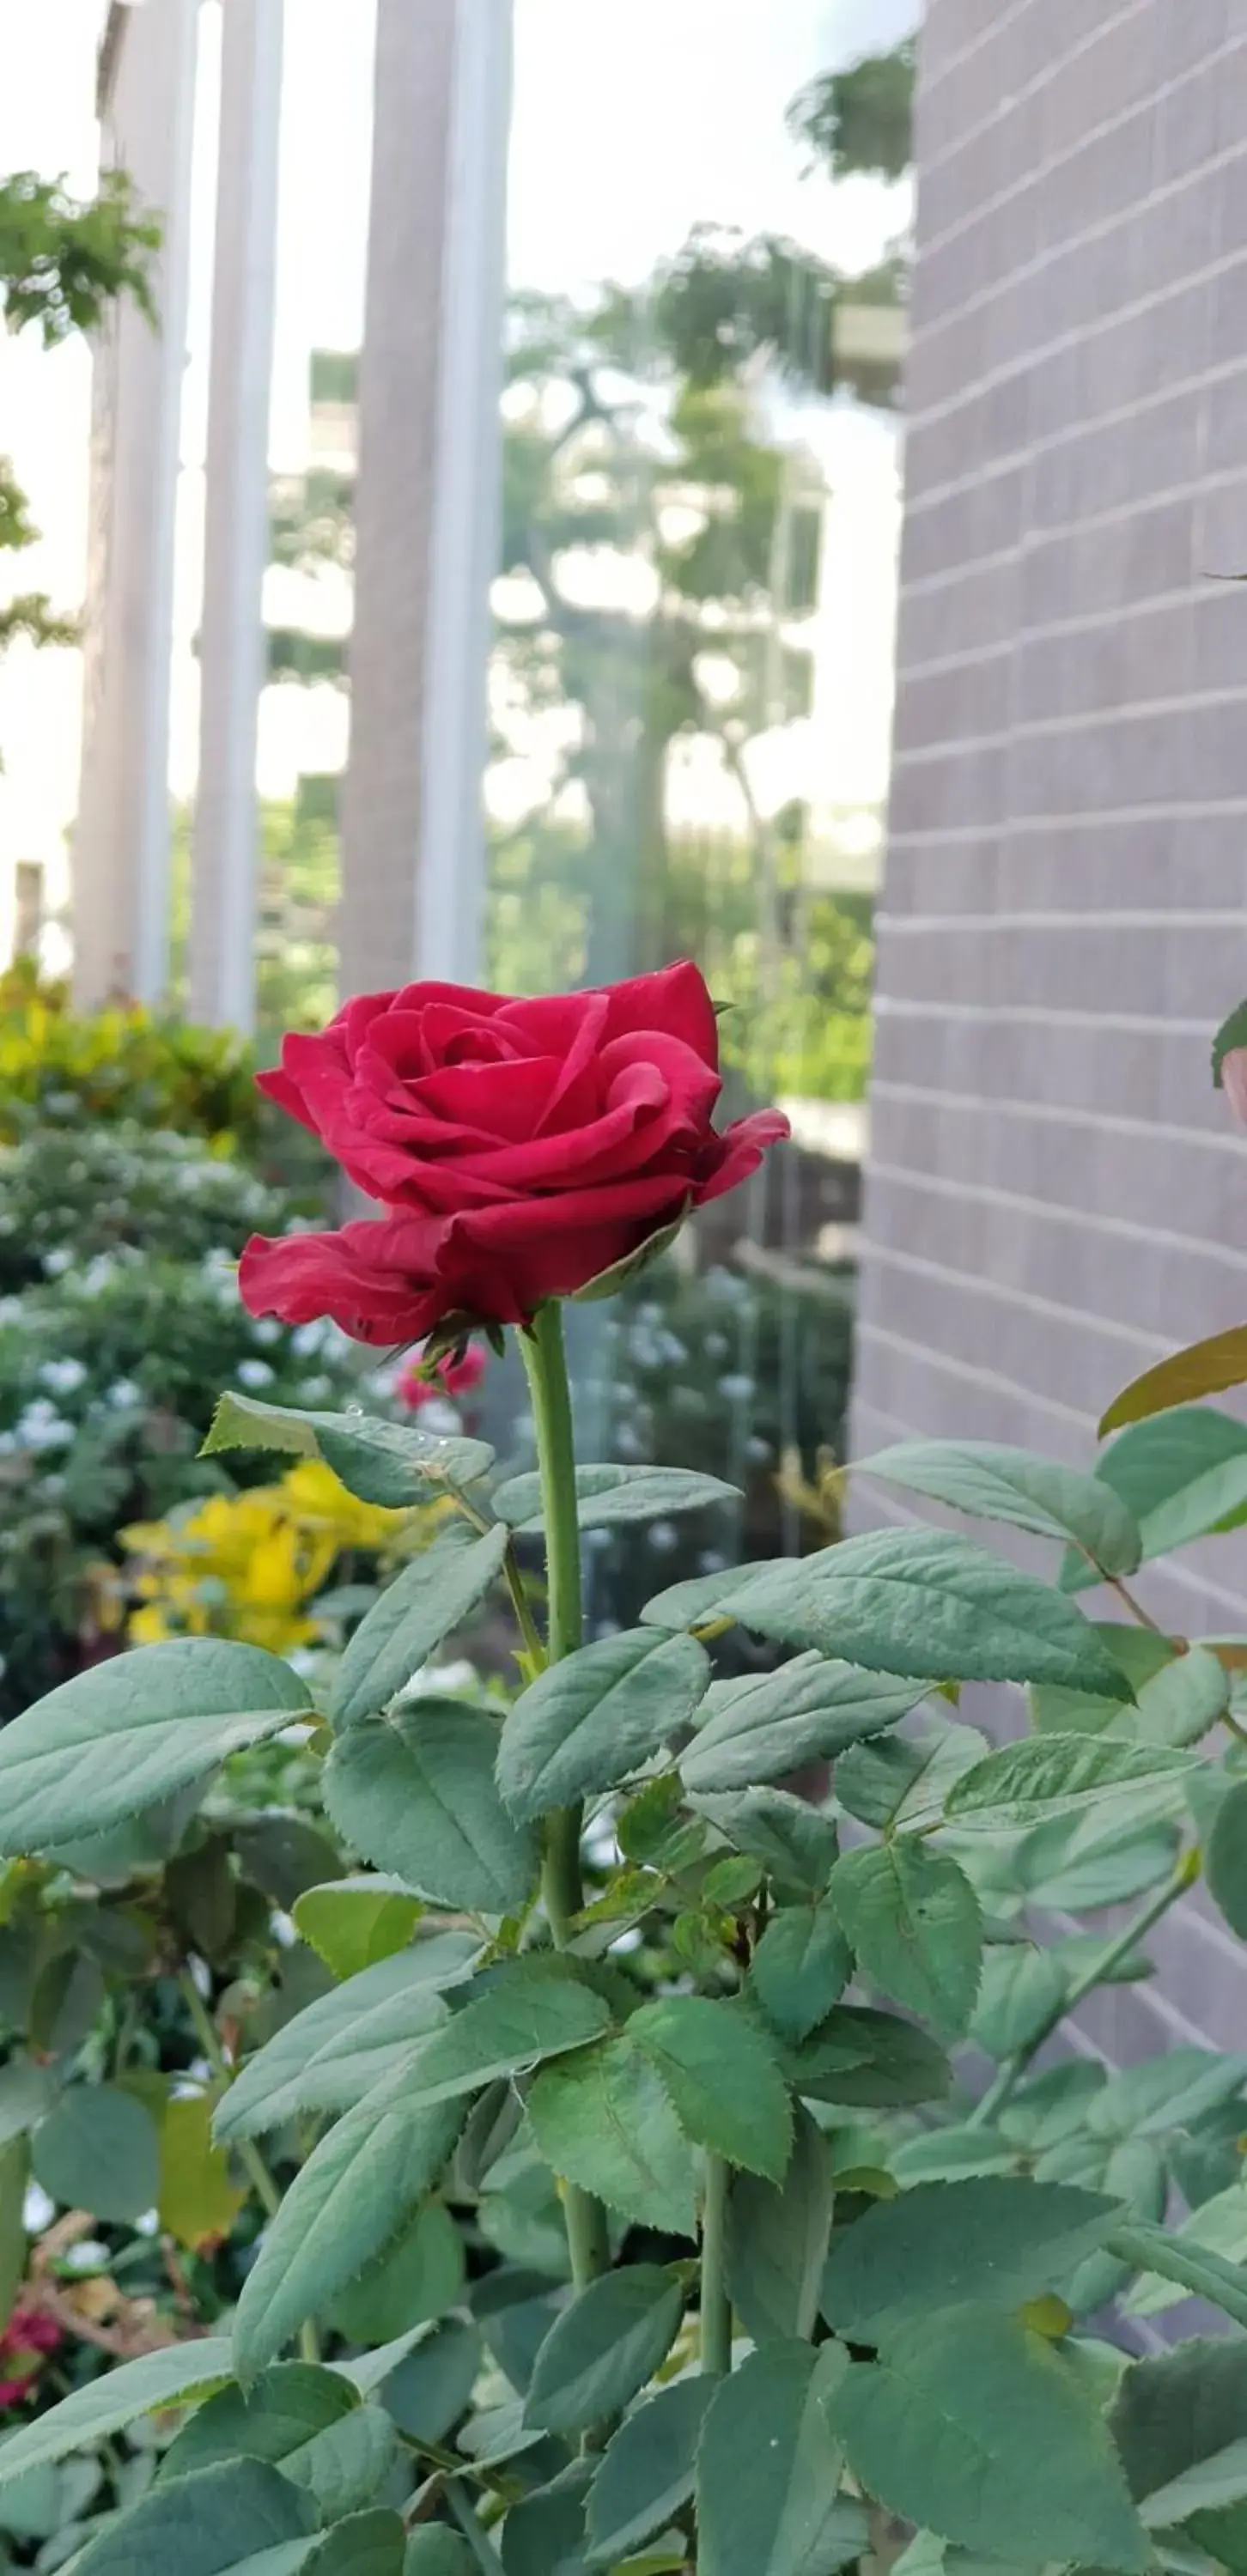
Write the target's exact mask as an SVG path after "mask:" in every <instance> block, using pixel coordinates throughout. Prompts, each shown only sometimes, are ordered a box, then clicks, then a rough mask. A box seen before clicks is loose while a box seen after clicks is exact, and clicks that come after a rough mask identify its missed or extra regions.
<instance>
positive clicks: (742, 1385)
mask: <svg viewBox="0 0 1247 2576" xmlns="http://www.w3.org/2000/svg"><path fill="white" fill-rule="evenodd" d="M719 1392H720V1394H721V1395H724V1396H726V1398H727V1401H728V1403H729V1404H748V1402H749V1398H750V1396H751V1395H752V1394H753V1379H752V1378H751V1377H744V1376H741V1377H723V1378H720V1380H719Z"/></svg>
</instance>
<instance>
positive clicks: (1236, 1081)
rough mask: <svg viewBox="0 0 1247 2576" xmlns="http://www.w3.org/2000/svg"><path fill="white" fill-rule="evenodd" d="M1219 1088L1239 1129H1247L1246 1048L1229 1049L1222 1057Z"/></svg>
mask: <svg viewBox="0 0 1247 2576" xmlns="http://www.w3.org/2000/svg"><path fill="white" fill-rule="evenodd" d="M1221 1088H1222V1090H1223V1092H1224V1093H1225V1096H1226V1099H1227V1100H1228V1101H1229V1104H1230V1107H1231V1109H1232V1110H1233V1112H1234V1115H1235V1117H1236V1118H1237V1120H1238V1123H1239V1125H1240V1127H1247V1046H1240V1047H1231V1048H1230V1051H1229V1053H1228V1055H1223V1056H1222V1058H1221Z"/></svg>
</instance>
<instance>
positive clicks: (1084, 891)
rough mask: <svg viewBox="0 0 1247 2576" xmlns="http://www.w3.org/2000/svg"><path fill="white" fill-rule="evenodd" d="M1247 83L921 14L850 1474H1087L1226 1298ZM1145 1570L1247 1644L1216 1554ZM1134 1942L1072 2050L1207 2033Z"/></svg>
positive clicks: (1030, 10) (1243, 1307)
mask: <svg viewBox="0 0 1247 2576" xmlns="http://www.w3.org/2000/svg"><path fill="white" fill-rule="evenodd" d="M1244 78H1247V0H1134V5H1133V6H1130V7H1118V6H1117V5H1115V0H1105V5H1104V6H1103V8H1101V9H1100V10H1098V11H1096V10H1089V9H1088V7H1087V5H1086V0H929V5H928V11H927V21H926V27H925V32H924V38H923V58H922V79H921V84H920V88H921V97H920V108H919V118H918V130H919V135H920V138H921V150H922V152H923V153H924V154H926V155H927V156H928V161H929V166H928V167H927V168H926V169H924V170H923V171H922V172H921V174H920V186H919V210H918V259H917V277H916V282H915V294H914V305H913V322H914V349H913V363H912V368H911V374H910V387H909V400H910V412H911V426H910V433H909V440H908V453H907V476H908V508H907V526H906V534H905V541H904V548H903V573H902V597H901V613H900V624H899V643H898V670H899V682H898V698H897V711H896V767H895V785H894V793H893V801H892V816H891V834H890V848H889V856H888V866H887V880H886V888H885V895H884V904H883V917H882V919H881V923H880V937H879V1014H878V1037H877V1059H876V1087H875V1094H874V1102H873V1108H872V1145H873V1165H872V1168H871V1170H870V1172H869V1173H868V1175H867V1188H866V1202H865V1218H864V1241H865V1258H864V1264H863V1275H862V1283H861V1320H860V1332H859V1361H858V1382H857V1391H856V1407H855V1416H854V1441H855V1445H856V1447H857V1449H858V1451H859V1453H860V1452H861V1451H864V1450H866V1449H869V1448H870V1447H872V1446H877V1445H879V1444H880V1443H881V1442H882V1441H885V1440H890V1439H895V1438H898V1437H900V1436H902V1435H903V1434H905V1433H907V1432H930V1433H938V1434H949V1435H954V1436H955V1435H956V1434H958V1433H960V1434H963V1435H966V1436H970V1437H975V1436H978V1437H986V1438H996V1439H1005V1440H1016V1441H1019V1442H1021V1443H1022V1444H1023V1445H1029V1446H1032V1447H1039V1448H1042V1449H1045V1450H1047V1451H1048V1452H1049V1453H1050V1454H1052V1455H1055V1456H1062V1457H1067V1458H1070V1459H1072V1460H1076V1461H1086V1460H1087V1459H1089V1458H1090V1457H1091V1456H1092V1455H1093V1454H1094V1435H1095V1422H1096V1419H1097V1417H1098V1415H1099V1413H1100V1411H1101V1409H1102V1407H1103V1405H1104V1404H1105V1402H1106V1401H1107V1400H1108V1398H1109V1397H1110V1396H1111V1395H1112V1394H1113V1393H1114V1392H1115V1390H1116V1389H1117V1388H1118V1387H1119V1386H1120V1385H1121V1384H1122V1383H1123V1382H1124V1381H1125V1379H1126V1378H1128V1377H1129V1376H1131V1375H1132V1374H1133V1373H1134V1372H1135V1371H1136V1370H1137V1369H1138V1368H1141V1367H1143V1366H1145V1365H1147V1363H1148V1361H1149V1360H1150V1359H1152V1358H1155V1357H1158V1356H1159V1355H1160V1353H1161V1352H1162V1351H1164V1350H1165V1349H1168V1348H1170V1347H1172V1346H1173V1345H1174V1344H1175V1343H1176V1342H1178V1341H1179V1340H1186V1339H1192V1338H1194V1337H1195V1336H1196V1335H1197V1334H1199V1333H1201V1332H1211V1331H1215V1330H1217V1329H1218V1328H1219V1327H1220V1326H1221V1325H1223V1324H1226V1323H1230V1322H1234V1321H1237V1320H1239V1319H1240V1318H1241V1316H1242V1315H1243V1313H1244V1312H1247V1302H1245V1301H1247V1140H1244V1139H1242V1138H1240V1137H1238V1135H1237V1134H1236V1132H1235V1131H1234V1129H1233V1128H1232V1126H1231V1124H1230V1121H1229V1118H1228V1114H1227V1111H1226V1108H1225V1104H1224V1103H1223V1102H1222V1101H1221V1100H1220V1099H1219V1098H1218V1097H1217V1096H1216V1095H1214V1093H1213V1092H1212V1089H1211V1085H1210V1082H1209V1076H1208V1063H1207V1033H1208V1032H1209V1031H1210V1030H1211V1028H1212V1026H1213V1025H1214V1024H1215V1022H1216V1021H1217V1020H1218V1019H1219V1018H1220V1017H1221V1015H1222V1014H1223V1012H1224V1011H1225V1010H1226V1009H1227V1008H1228V1007H1229V1005H1230V1004H1231V1003H1232V1002H1233V1001H1234V1000H1236V999H1237V998H1238V996H1239V994H1240V993H1241V992H1242V991H1243V990H1244V989H1247V705H1245V704H1244V700H1245V698H1247V588H1241V589H1240V588H1238V587H1237V586H1233V585H1229V584H1224V585H1223V584H1221V583H1218V582H1216V581H1213V580H1211V579H1210V578H1209V577H1208V576H1209V575H1210V574H1211V573H1213V572H1229V571H1247V358H1244V356H1243V352H1244V350H1247V146H1245V145H1244V143H1243V139H1242V134H1241V99H1242V84H1243V80H1244ZM996 102H999V104H1000V113H999V114H998V115H997V116H996V118H995V120H994V124H993V123H992V121H991V108H992V105H993V104H994V103H996ZM1229 1401H1230V1402H1231V1403H1233V1402H1234V1399H1233V1398H1231V1399H1229ZM1239 1409H1240V1410H1241V1411H1242V1412H1243V1414H1244V1418H1247V1405H1245V1406H1243V1407H1240V1408H1239ZM852 1510H853V1512H854V1513H855V1514H856V1515H857V1516H858V1517H859V1518H862V1519H865V1520H869V1519H872V1518H873V1519H874V1520H877V1521H888V1520H893V1521H896V1520H900V1521H903V1520H904V1519H905V1518H906V1517H908V1516H909V1515H907V1514H906V1512H905V1510H904V1509H903V1508H902V1506H901V1503H900V1498H899V1497H891V1498H888V1497H886V1496H885V1495H884V1493H883V1490H882V1489H870V1488H867V1487H861V1488H857V1487H855V1488H854V1491H853V1500H852ZM1142 1584H1143V1593H1144V1597H1145V1599H1146V1600H1147V1601H1148V1602H1149V1603H1150V1604H1151V1605H1152V1608H1153V1612H1154V1615H1155V1616H1156V1617H1158V1618H1160V1619H1161V1620H1163V1621H1166V1622H1168V1623H1169V1624H1170V1625H1171V1626H1172V1627H1173V1628H1174V1629H1175V1631H1177V1632H1181V1633H1193V1634H1198V1633H1199V1631H1200V1629H1201V1627H1205V1628H1206V1627H1210V1626H1212V1627H1226V1626H1236V1625H1241V1624H1243V1622H1244V1618H1245V1617H1247V1549H1245V1548H1244V1545H1243V1540H1242V1536H1241V1534H1232V1535H1227V1536H1224V1537H1222V1538H1220V1539H1217V1540H1213V1541H1210V1542H1208V1543H1207V1544H1206V1545H1205V1546H1203V1547H1201V1548H1199V1549H1196V1550H1192V1551H1188V1552H1186V1553H1185V1554H1184V1555H1183V1557H1182V1558H1181V1559H1180V1560H1178V1561H1176V1562H1175V1563H1173V1564H1171V1565H1167V1566H1165V1567H1163V1568H1159V1569H1149V1570H1148V1572H1147V1573H1146V1574H1145V1576H1144V1578H1143V1579H1142ZM990 1722H991V1724H992V1726H993V1727H995V1726H996V1725H997V1724H998V1723H1003V1724H1004V1725H1006V1726H1008V1725H1011V1724H1015V1723H1016V1711H1015V1710H1013V1709H1012V1708H1009V1707H1006V1708H1004V1709H999V1708H993V1710H992V1712H991V1720H990ZM1160 1946H1161V1948H1162V1949H1163V1975H1162V1979H1161V1982H1160V1985H1159V1988H1158V1989H1153V1990H1151V1991H1150V1992H1145V1991H1143V1990H1135V1989H1121V1990H1118V1991H1115V1992H1114V1993H1112V1994H1111V1995H1108V1996H1105V1997H1101V1998H1099V1999H1097V2001H1096V2003H1095V2004H1094V2006H1093V2007H1090V2008H1089V2009H1088V2011H1087V2013H1086V2014H1085V2016H1084V2035H1085V2039H1086V2044H1087V2045H1088V2046H1091V2047H1095V2048H1098V2049H1100V2050H1101V2051H1103V2052H1105V2053H1107V2054H1109V2055H1110V2056H1114V2057H1119V2056H1123V2055H1125V2056H1129V2055H1134V2054H1137V2053H1139V2052H1140V2051H1142V2050H1153V2049H1155V2048H1157V2047H1164V2046H1167V2045H1169V2044H1171V2043H1172V2042H1173V2041H1175V2040H1181V2039H1186V2038H1191V2037H1195V2038H1199V2037H1201V2036H1203V2035H1205V2034H1206V2035H1207V2036H1208V2037H1209V2038H1211V2039H1212V2040H1213V2041H1214V2042H1215V2043H1216V2044H1219V2045H1234V2044H1235V2042H1236V2041H1237V2039H1238V2037H1239V2036H1240V2035H1241V2029H1242V2010H1243V1995H1242V1979H1241V1972H1240V1971H1239V1970H1238V1966H1237V1961H1236V1957H1235V1953H1234V1950H1233V1947H1232V1945H1230V1944H1229V1943H1228V1942H1227V1940H1226V1938H1225V1936H1224V1933H1223V1931H1222V1930H1221V1928H1220V1927H1219V1925H1218V1924H1217V1923H1216V1921H1215V1920H1213V1919H1212V1918H1211V1916H1209V1915H1208V1914H1207V1911H1206V1909H1205V1911H1204V1913H1203V1914H1202V1915H1201V1914H1200V1913H1198V1912H1193V1913H1190V1914H1188V1915H1187V1916H1186V1917H1184V1918H1182V1919H1180V1920H1178V1921H1177V1922H1175V1923H1174V1924H1173V1925H1172V1927H1170V1929H1169V1930H1168V1931H1167V1932H1166V1934H1165V1936H1164V1939H1163V1943H1162V1944H1161V1945H1160Z"/></svg>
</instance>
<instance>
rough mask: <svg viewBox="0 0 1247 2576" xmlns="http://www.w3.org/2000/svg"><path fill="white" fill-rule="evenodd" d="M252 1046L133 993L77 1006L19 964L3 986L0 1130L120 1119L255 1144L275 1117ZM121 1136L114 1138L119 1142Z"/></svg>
mask: <svg viewBox="0 0 1247 2576" xmlns="http://www.w3.org/2000/svg"><path fill="white" fill-rule="evenodd" d="M254 1071H255V1060H254V1057H253V1054H252V1051H251V1049H250V1047H249V1046H248V1045H247V1043H246V1041H245V1040H244V1039H242V1038H239V1037H236V1036H234V1035H233V1033H232V1032H231V1031H230V1030H227V1029H225V1030H223V1029H200V1028H196V1027H194V1026H193V1025H188V1024H187V1023H185V1022H183V1021H181V1020H172V1019H163V1018H159V1017H157V1016H155V1015H154V1014H153V1013H152V1012H150V1011H146V1010H143V1009H141V1008H140V1007H139V1006H138V1005H137V1004H133V1003H121V1002H119V1003H117V1004H116V1005H115V1006H114V1007H113V1008H111V1009H109V1010H106V1011H97V1012H93V1013H91V1014H89V1015H81V1014H79V1013H77V1012H75V1011H72V1010H71V1009H70V1008H69V1007H68V1001H67V997H66V994H65V992H64V990H63V988H62V987H60V986H59V985H53V986H50V987H42V986H40V985H39V984H38V983H37V982H36V981H35V980H34V979H32V978H31V977H30V976H29V975H23V974H21V973H20V972H19V971H18V970H17V969H14V970H13V972H12V973H11V974H10V975H9V976H8V977H7V978H6V979H5V980H4V984H3V987H0V1074H2V1075H3V1114H2V1117H0V1136H2V1137H3V1140H4V1141H5V1142H6V1143H11V1142H14V1141H16V1140H19V1139H20V1138H21V1136H22V1135H23V1134H27V1133H29V1132H30V1131H31V1130H32V1129H34V1128H47V1127H70V1128H73V1129H74V1130H75V1132H76V1133H78V1134H80V1132H81V1130H82V1129H83V1128H84V1127H85V1126H89V1125H90V1124H91V1123H92V1122H93V1121H103V1120H106V1121H107V1122H108V1124H109V1126H110V1128H111V1127H112V1126H113V1125H114V1122H117V1121H126V1120H129V1121H132V1122H133V1124H134V1125H135V1126H139V1127H143V1128H146V1129H160V1130H162V1131H164V1132H167V1133H171V1134H175V1135H179V1136H183V1137H190V1136H204V1137H207V1138H208V1139H209V1140H211V1141H212V1142H213V1143H214V1144H215V1145H216V1146H217V1148H218V1150H220V1149H222V1148H224V1147H227V1146H228V1145H229V1144H230V1143H231V1142H232V1143H234V1144H236V1145H237V1146H238V1147H239V1148H240V1149H241V1150H243V1151H245V1152H249V1153H251V1154H252V1155H253V1156H254V1155H255V1154H257V1153H258V1151H259V1150H260V1148H261V1146H262V1144H264V1143H266V1142H267V1140H268V1138H269V1137H270V1135H271V1134H272V1132H273V1126H274V1122H273V1120H272V1117H271V1113H270V1112H269V1111H268V1110H267V1108H266V1106H265V1104H264V1103H263V1101H262V1100H261V1098H260V1095H259V1094H258V1093H257V1091H256V1089H255V1084H254V1080H253V1076H254ZM124 1141H125V1140H124V1137H123V1138H120V1139H119V1140H118V1142H119V1146H123V1145H124Z"/></svg>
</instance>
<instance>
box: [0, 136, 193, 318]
mask: <svg viewBox="0 0 1247 2576" xmlns="http://www.w3.org/2000/svg"><path fill="white" fill-rule="evenodd" d="M160 237H161V228H160V223H159V220H158V219H157V218H156V217H155V216H153V215H150V214H146V213H143V212H141V211H140V208H139V204H138V200H137V198H136V196H135V191H134V183H133V181H132V180H131V178H130V175H129V173H128V171H125V170H106V171H104V173H103V174H102V177H101V180H100V188H99V194H98V195H97V196H96V197H94V198H91V199H88V200H86V201H82V200H79V199H75V198H73V197H71V196H70V195H69V194H68V192H67V190H66V187H65V182H64V178H63V176H62V177H61V178H60V179H40V178H39V177H38V175H37V173H36V172H35V171H33V170H18V171H15V172H14V173H13V175H12V177H10V178H8V179H5V180H2V181H0V295H2V296H3V301H4V317H5V321H6V322H7V324H8V327H9V329H10V331H21V330H24V329H25V327H26V325H27V324H28V323H33V324H34V325H35V326H36V328H37V329H38V330H39V332H40V333H41V335H42V338H43V343H44V346H45V348H51V347H53V346H54V345H55V343H56V342H57V341H59V340H65V339H68V338H69V336H70V334H71V332H74V331H93V330H95V329H96V328H97V326H98V325H99V323H100V322H101V321H102V320H103V318H104V315H105V313H106V312H107V309H108V307H109V305H110V304H113V303H115V302H116V301H117V299H118V298H119V297H120V296H124V295H130V296H132V297H133V298H134V301H135V302H136V303H137V304H138V305H139V306H140V307H141V309H142V311H143V312H144V313H146V315H147V317H148V320H149V321H150V322H151V323H153V324H154V323H155V320H156V313H155V307H154V305H153V303H152V300H151V290H150V287H149V284H148V272H149V269H150V266H151V261H152V258H153V256H154V254H155V253H156V251H157V250H158V249H159V247H160Z"/></svg>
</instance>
